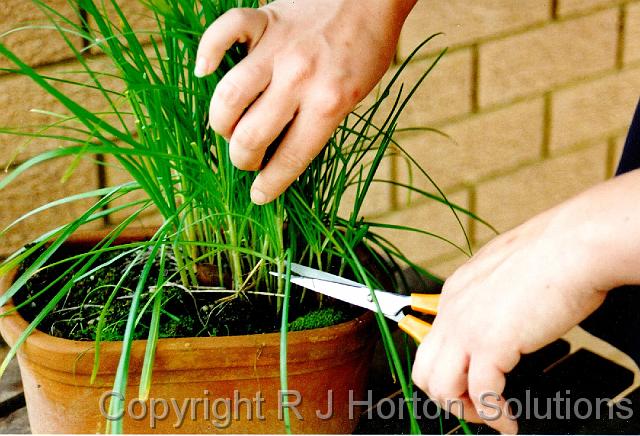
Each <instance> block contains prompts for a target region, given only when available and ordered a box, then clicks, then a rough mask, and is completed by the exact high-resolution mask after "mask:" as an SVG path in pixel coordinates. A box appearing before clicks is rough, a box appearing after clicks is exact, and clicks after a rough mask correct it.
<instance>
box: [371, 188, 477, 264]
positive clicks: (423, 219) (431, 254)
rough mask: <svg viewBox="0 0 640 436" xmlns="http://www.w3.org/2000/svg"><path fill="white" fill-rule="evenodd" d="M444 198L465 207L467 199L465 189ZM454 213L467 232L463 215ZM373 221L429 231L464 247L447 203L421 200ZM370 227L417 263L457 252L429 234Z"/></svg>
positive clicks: (424, 262)
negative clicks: (419, 202)
mask: <svg viewBox="0 0 640 436" xmlns="http://www.w3.org/2000/svg"><path fill="white" fill-rule="evenodd" d="M447 198H448V199H449V201H450V202H451V203H454V204H457V205H459V206H461V207H463V208H468V202H469V199H468V195H467V193H466V192H465V191H462V192H458V193H456V194H453V195H450V196H448V197H447ZM458 216H459V217H460V221H461V222H462V224H463V226H464V228H465V231H468V220H467V219H466V217H465V215H463V214H461V213H459V212H458ZM375 221H376V222H380V223H386V224H393V225H401V226H407V227H411V228H415V229H420V230H422V231H427V232H431V233H434V234H436V235H438V236H440V237H442V238H446V239H448V240H450V241H452V242H453V243H454V244H457V245H459V246H461V247H463V248H464V247H465V239H464V233H463V232H462V229H461V228H460V225H459V224H458V222H457V220H456V218H455V216H454V214H453V212H452V211H451V209H450V208H449V207H448V206H447V205H445V204H441V203H438V202H436V201H432V200H430V201H426V202H422V203H421V204H416V205H414V206H413V207H410V208H407V209H402V210H398V211H395V212H392V213H389V214H387V215H384V216H382V217H379V218H377V219H376V220H375ZM372 230H374V231H375V232H376V233H379V234H380V235H382V236H384V237H386V238H388V239H389V240H390V241H391V242H392V243H394V244H396V245H397V246H398V247H399V248H400V250H402V252H403V253H404V254H405V255H406V256H407V258H408V259H410V260H411V261H412V262H414V263H417V264H419V265H428V261H429V260H431V259H436V258H438V257H442V256H444V255H448V254H452V253H455V252H456V251H457V249H456V248H455V247H454V246H452V245H451V244H449V243H447V242H444V241H442V240H440V239H438V238H436V237H433V236H428V235H423V234H420V233H416V232H409V231H402V230H390V229H375V228H374V229H372Z"/></svg>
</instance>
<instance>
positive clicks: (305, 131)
mask: <svg viewBox="0 0 640 436" xmlns="http://www.w3.org/2000/svg"><path fill="white" fill-rule="evenodd" d="M318 113H319V112H318V111H317V110H314V109H312V108H311V107H309V109H302V108H301V109H300V112H299V113H298V114H297V116H296V117H295V120H294V121H293V123H292V124H291V126H290V127H289V129H288V131H287V133H286V134H285V136H284V138H283V140H282V142H281V143H280V145H279V146H278V149H277V150H276V152H275V153H274V155H273V156H272V157H271V159H270V160H269V162H268V163H267V165H266V166H265V167H264V169H263V170H262V171H260V174H258V176H257V177H256V179H255V181H254V182H253V185H252V187H251V201H253V202H254V203H255V204H265V203H269V202H270V201H272V200H273V199H275V198H276V197H277V196H279V195H280V194H281V193H282V192H284V190H285V189H286V188H287V187H288V186H289V185H290V184H291V183H293V182H294V181H295V180H296V179H297V178H298V176H299V175H300V174H302V172H303V171H304V170H305V169H306V168H307V166H309V164H310V163H311V161H312V160H313V158H314V157H316V155H317V154H318V153H319V152H320V150H322V147H323V146H324V145H325V144H326V142H327V141H328V139H329V138H330V137H331V134H332V133H333V131H334V129H335V128H336V126H337V125H338V123H339V122H340V119H341V117H337V118H327V117H322V116H319V115H318Z"/></svg>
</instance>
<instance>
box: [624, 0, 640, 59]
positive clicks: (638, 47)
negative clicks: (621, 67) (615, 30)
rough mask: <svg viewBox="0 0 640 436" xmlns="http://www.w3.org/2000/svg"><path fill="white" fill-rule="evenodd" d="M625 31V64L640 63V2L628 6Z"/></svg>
mask: <svg viewBox="0 0 640 436" xmlns="http://www.w3.org/2000/svg"><path fill="white" fill-rule="evenodd" d="M624 29H625V34H624V62H625V64H629V63H631V62H637V61H640V1H638V2H634V3H631V4H629V5H627V10H626V22H625V25H624Z"/></svg>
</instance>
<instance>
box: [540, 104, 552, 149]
mask: <svg viewBox="0 0 640 436" xmlns="http://www.w3.org/2000/svg"><path fill="white" fill-rule="evenodd" d="M552 111H553V99H552V95H551V92H546V93H545V94H544V109H543V114H542V117H543V118H542V144H541V146H540V157H541V158H542V159H548V158H549V156H550V155H551V145H550V144H551V128H552V118H553V115H552Z"/></svg>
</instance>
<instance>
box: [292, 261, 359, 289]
mask: <svg viewBox="0 0 640 436" xmlns="http://www.w3.org/2000/svg"><path fill="white" fill-rule="evenodd" d="M291 272H292V273H294V274H295V275H298V276H300V277H307V278H310V279H319V280H325V281H327V282H333V283H340V284H343V285H349V286H357V287H365V286H364V285H363V284H362V283H358V282H356V281H353V280H349V279H345V278H344V277H340V276H337V275H335V274H330V273H328V272H324V271H320V270H318V269H315V268H310V267H308V266H304V265H300V264H298V263H293V262H292V263H291Z"/></svg>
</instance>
